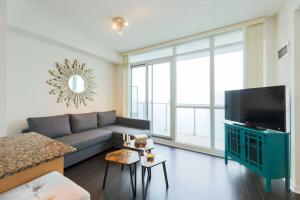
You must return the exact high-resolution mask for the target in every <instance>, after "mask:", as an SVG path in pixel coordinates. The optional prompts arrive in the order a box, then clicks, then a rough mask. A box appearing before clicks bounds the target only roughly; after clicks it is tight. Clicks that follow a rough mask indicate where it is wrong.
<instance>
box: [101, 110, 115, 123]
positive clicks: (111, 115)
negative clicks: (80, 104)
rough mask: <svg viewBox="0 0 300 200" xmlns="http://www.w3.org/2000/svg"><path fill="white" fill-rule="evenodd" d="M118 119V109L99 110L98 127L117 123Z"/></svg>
mask: <svg viewBox="0 0 300 200" xmlns="http://www.w3.org/2000/svg"><path fill="white" fill-rule="evenodd" d="M116 121H117V116H116V111H115V110H112V111H107V112H98V127H104V126H108V125H112V124H115V123H116Z"/></svg>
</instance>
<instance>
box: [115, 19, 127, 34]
mask: <svg viewBox="0 0 300 200" xmlns="http://www.w3.org/2000/svg"><path fill="white" fill-rule="evenodd" d="M128 25H129V24H128V22H127V21H125V19H124V18H122V17H114V18H113V19H112V28H113V29H114V30H116V31H117V32H118V34H120V35H122V34H123V29H124V27H127V26H128Z"/></svg>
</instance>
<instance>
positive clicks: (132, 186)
mask: <svg viewBox="0 0 300 200" xmlns="http://www.w3.org/2000/svg"><path fill="white" fill-rule="evenodd" d="M128 166H129V172H130V181H131V188H132V193H133V198H135V188H134V185H133V178H132V167H131V165H128Z"/></svg>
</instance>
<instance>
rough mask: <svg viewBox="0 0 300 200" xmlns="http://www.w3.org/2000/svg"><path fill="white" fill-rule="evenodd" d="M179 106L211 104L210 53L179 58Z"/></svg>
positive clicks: (177, 86)
mask: <svg viewBox="0 0 300 200" xmlns="http://www.w3.org/2000/svg"><path fill="white" fill-rule="evenodd" d="M176 71H177V72H176V73H177V85H176V88H177V104H189V105H190V104H202V105H209V104H210V57H209V52H205V53H201V54H191V55H188V56H180V57H178V58H177V70H176Z"/></svg>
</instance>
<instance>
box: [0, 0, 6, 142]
mask: <svg viewBox="0 0 300 200" xmlns="http://www.w3.org/2000/svg"><path fill="white" fill-rule="evenodd" d="M6 29H7V25H6V0H0V137H1V136H5V135H6V121H5V118H6V112H5V93H6V92H5V91H6V84H5V83H6V81H5V80H6Z"/></svg>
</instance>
